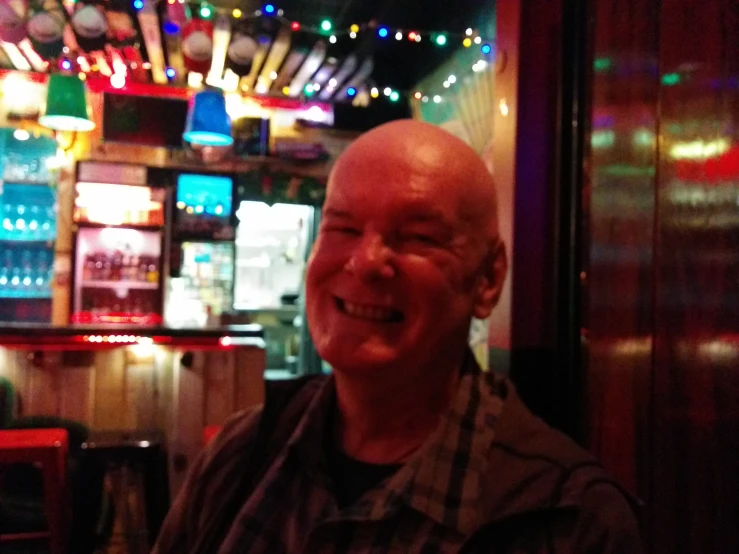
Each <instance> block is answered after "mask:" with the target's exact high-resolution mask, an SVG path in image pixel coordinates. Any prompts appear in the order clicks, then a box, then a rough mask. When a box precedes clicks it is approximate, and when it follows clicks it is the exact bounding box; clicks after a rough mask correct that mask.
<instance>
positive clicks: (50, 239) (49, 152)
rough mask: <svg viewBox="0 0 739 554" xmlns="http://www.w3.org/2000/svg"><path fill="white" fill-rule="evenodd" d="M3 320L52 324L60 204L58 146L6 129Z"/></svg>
mask: <svg viewBox="0 0 739 554" xmlns="http://www.w3.org/2000/svg"><path fill="white" fill-rule="evenodd" d="M0 138H2V141H1V144H2V171H1V173H0V174H1V175H2V180H0V223H1V225H0V321H6V322H27V323H49V322H50V321H51V306H52V279H53V267H54V244H55V241H56V234H57V201H56V194H55V188H54V186H53V177H52V174H51V171H50V168H51V167H52V162H53V161H54V156H55V155H56V143H55V142H54V140H53V139H50V138H48V137H32V136H30V134H29V133H28V132H26V131H22V130H13V129H2V130H0Z"/></svg>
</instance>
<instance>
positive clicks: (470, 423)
mask: <svg viewBox="0 0 739 554" xmlns="http://www.w3.org/2000/svg"><path fill="white" fill-rule="evenodd" d="M335 404H336V389H335V385H334V380H333V378H332V377H330V378H328V379H326V381H325V383H324V384H323V386H321V388H320V389H319V391H318V393H317V394H316V396H315V397H314V398H313V399H312V401H311V402H310V404H309V406H308V408H307V410H306V412H305V415H304V416H303V418H301V421H300V423H299V424H298V426H297V427H296V429H295V431H294V432H293V434H292V436H291V438H290V439H289V441H288V448H289V449H291V450H292V451H294V452H295V453H296V454H297V455H298V456H299V457H300V459H301V461H302V462H303V465H304V467H305V469H306V471H307V472H308V473H309V475H311V476H312V477H313V478H316V479H319V480H320V481H321V482H323V483H324V484H326V483H329V482H330V479H329V478H328V475H327V471H328V464H327V461H326V454H325V436H326V425H327V424H328V423H329V422H330V421H331V417H330V413H331V410H333V409H334V407H335ZM502 407H503V399H502V398H501V396H500V394H499V393H498V386H497V385H496V382H495V378H494V376H493V375H492V374H491V373H483V372H482V371H481V370H480V368H479V366H478V365H477V363H476V362H475V360H474V356H473V355H472V353H471V352H468V353H467V355H466V358H465V361H464V364H463V368H462V375H461V377H460V380H459V385H458V388H457V392H456V394H455V397H454V399H453V401H452V406H451V409H450V410H449V412H448V413H447V415H446V416H445V417H444V418H443V419H442V421H441V422H440V424H439V426H438V427H437V429H436V431H435V432H434V433H433V434H432V435H431V436H430V437H429V439H428V440H427V442H426V444H425V445H424V446H423V447H422V448H421V449H420V450H419V451H418V452H417V453H416V455H414V456H413V457H412V458H411V459H410V460H409V461H408V462H407V463H406V464H405V465H404V466H403V467H402V468H401V469H400V470H399V471H398V473H396V474H395V475H394V476H393V477H391V478H390V479H389V480H388V481H387V482H386V483H385V485H384V486H383V487H381V488H378V489H376V490H375V491H373V492H371V493H370V494H368V495H366V496H365V497H364V498H363V499H362V500H360V501H359V502H357V503H356V504H354V505H353V506H349V507H348V508H346V509H345V510H343V511H342V513H341V517H342V518H347V519H373V520H379V519H385V518H388V517H390V516H391V515H393V514H394V513H395V512H397V510H398V509H399V508H400V507H402V506H403V505H406V506H408V507H410V508H413V509H415V510H417V511H419V512H421V513H423V514H425V515H426V516H427V517H429V518H431V519H433V520H434V521H436V522H438V523H439V524H442V525H444V526H447V527H450V528H453V529H457V530H459V531H460V532H462V533H464V534H470V533H472V532H473V531H474V530H475V529H477V528H478V527H479V525H480V524H481V523H482V522H480V521H478V519H479V516H478V514H479V501H480V499H479V495H480V491H481V489H482V487H481V485H482V476H483V475H484V473H485V471H486V470H487V465H488V464H487V460H488V455H489V450H490V446H491V444H492V442H493V440H494V438H495V431H494V429H495V422H496V421H497V419H498V416H499V415H500V413H501V411H502Z"/></svg>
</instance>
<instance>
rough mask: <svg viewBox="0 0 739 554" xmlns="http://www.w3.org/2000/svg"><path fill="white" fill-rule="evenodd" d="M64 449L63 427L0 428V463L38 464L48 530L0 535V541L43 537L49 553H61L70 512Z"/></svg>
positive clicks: (64, 431) (65, 433) (65, 447)
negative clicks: (7, 429)
mask: <svg viewBox="0 0 739 554" xmlns="http://www.w3.org/2000/svg"><path fill="white" fill-rule="evenodd" d="M68 451H69V438H68V435H67V431H66V430H65V429H27V430H26V429H24V430H9V431H0V465H3V464H15V463H28V464H39V465H41V472H42V475H43V480H44V512H45V513H46V522H47V526H48V530H47V531H42V532H36V533H13V534H4V535H3V534H0V542H7V541H20V540H31V539H44V538H45V539H49V551H50V552H51V554H64V552H65V550H66V541H67V532H68V529H67V528H68V525H69V511H70V508H69V507H70V504H69V498H68V497H67V487H66V484H67V483H66V481H67V475H66V472H67V454H68Z"/></svg>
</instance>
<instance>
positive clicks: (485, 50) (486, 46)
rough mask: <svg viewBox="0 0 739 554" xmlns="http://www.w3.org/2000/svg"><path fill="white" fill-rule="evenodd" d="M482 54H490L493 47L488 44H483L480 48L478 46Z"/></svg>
mask: <svg viewBox="0 0 739 554" xmlns="http://www.w3.org/2000/svg"><path fill="white" fill-rule="evenodd" d="M480 50H481V51H482V53H483V54H490V52H492V51H493V47H492V46H490V45H489V44H483V45H482V48H480Z"/></svg>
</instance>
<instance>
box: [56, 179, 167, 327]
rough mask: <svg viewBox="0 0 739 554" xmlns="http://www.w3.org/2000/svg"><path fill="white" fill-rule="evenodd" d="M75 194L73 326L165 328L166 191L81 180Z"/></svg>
mask: <svg viewBox="0 0 739 554" xmlns="http://www.w3.org/2000/svg"><path fill="white" fill-rule="evenodd" d="M75 193H76V196H75V206H74V216H73V217H74V221H75V223H76V225H77V232H76V237H75V257H74V259H75V263H74V276H75V278H74V290H73V295H72V316H71V320H72V322H73V323H94V324H105V323H118V324H143V325H157V324H160V323H161V322H162V301H163V298H162V259H163V227H164V214H165V211H164V206H165V198H166V193H165V190H164V189H161V188H150V187H147V186H137V185H120V184H107V183H89V182H79V183H77V185H76V189H75Z"/></svg>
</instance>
